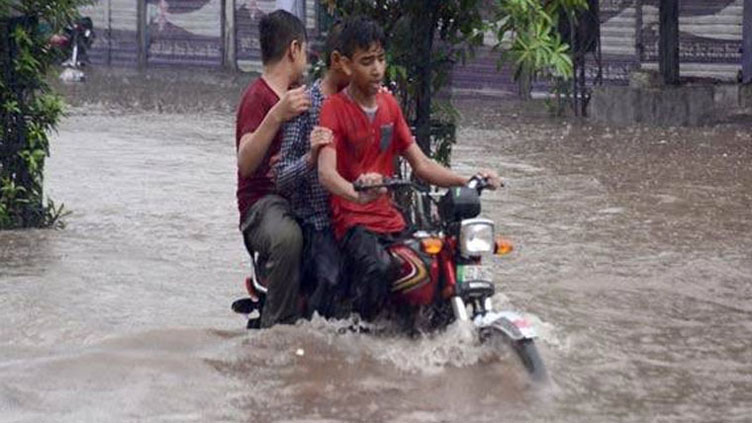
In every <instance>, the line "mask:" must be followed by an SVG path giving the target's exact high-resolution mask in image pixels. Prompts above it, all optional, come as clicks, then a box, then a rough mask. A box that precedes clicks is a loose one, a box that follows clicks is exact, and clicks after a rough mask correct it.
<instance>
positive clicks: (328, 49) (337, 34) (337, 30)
mask: <svg viewBox="0 0 752 423" xmlns="http://www.w3.org/2000/svg"><path fill="white" fill-rule="evenodd" d="M343 27H344V22H342V21H340V20H338V21H336V22H334V24H332V26H331V27H330V28H329V33H328V34H327V35H326V41H325V42H324V51H323V52H322V53H323V54H324V64H325V65H326V67H327V68H328V67H329V66H331V64H332V53H333V52H335V51H338V52H340V53H342V28H343Z"/></svg>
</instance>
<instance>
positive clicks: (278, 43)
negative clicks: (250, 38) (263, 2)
mask: <svg viewBox="0 0 752 423" xmlns="http://www.w3.org/2000/svg"><path fill="white" fill-rule="evenodd" d="M293 41H299V42H301V43H303V42H306V41H308V34H306V29H305V25H303V22H301V21H300V19H298V18H297V16H295V15H293V14H292V13H290V12H288V11H286V10H282V9H280V10H275V11H274V12H272V13H270V14H268V15H264V17H263V18H261V22H259V42H260V44H261V63H263V64H265V65H271V64H274V63H276V62H278V61H279V60H280V59H282V57H284V55H285V52H286V51H287V47H288V46H289V45H290V43H291V42H293Z"/></svg>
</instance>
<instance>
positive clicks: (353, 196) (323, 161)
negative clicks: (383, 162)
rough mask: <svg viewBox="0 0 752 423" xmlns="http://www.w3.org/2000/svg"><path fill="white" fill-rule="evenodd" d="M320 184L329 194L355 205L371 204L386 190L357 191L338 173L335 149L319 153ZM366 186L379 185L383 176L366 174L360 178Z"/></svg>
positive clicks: (322, 150) (330, 148) (326, 149)
mask: <svg viewBox="0 0 752 423" xmlns="http://www.w3.org/2000/svg"><path fill="white" fill-rule="evenodd" d="M318 165H319V183H320V184H321V186H323V187H324V188H325V189H326V190H327V191H329V193H331V194H333V195H337V196H340V197H342V198H344V199H346V200H348V201H352V202H353V203H359V204H365V203H370V202H371V201H373V200H375V199H376V198H378V197H379V196H381V195H382V194H384V192H385V190H384V189H370V190H366V191H360V192H358V191H355V187H354V186H353V184H352V183H350V182H349V181H348V180H347V179H345V178H343V177H342V176H341V175H340V174H339V172H337V150H336V149H335V148H333V147H325V148H322V149H321V151H320V152H319V163H318ZM358 180H360V181H361V182H363V183H364V185H369V184H377V183H379V182H380V181H381V175H377V174H371V173H366V174H363V175H360V177H359V178H358Z"/></svg>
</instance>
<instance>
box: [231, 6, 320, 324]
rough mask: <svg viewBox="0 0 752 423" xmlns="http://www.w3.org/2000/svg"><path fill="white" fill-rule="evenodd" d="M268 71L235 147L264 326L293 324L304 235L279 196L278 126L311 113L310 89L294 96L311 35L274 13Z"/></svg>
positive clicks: (262, 28) (265, 54) (254, 89)
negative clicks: (263, 291)
mask: <svg viewBox="0 0 752 423" xmlns="http://www.w3.org/2000/svg"><path fill="white" fill-rule="evenodd" d="M259 38H260V40H259V41H260V44H261V61H262V62H263V65H264V71H263V73H262V75H261V77H260V78H258V79H257V80H256V81H254V82H253V83H252V84H251V85H249V86H248V88H247V89H246V91H245V94H243V98H242V100H241V102H240V105H239V106H238V112H237V124H236V130H235V146H236V148H237V160H238V188H237V199H238V211H239V212H240V230H241V232H242V233H243V239H244V241H245V245H246V248H248V250H249V252H252V251H253V252H256V253H259V256H260V260H259V262H260V263H263V265H262V268H261V269H259V270H260V271H261V273H262V274H263V275H264V276H265V279H266V281H267V295H266V302H265V304H264V308H263V312H262V314H261V321H260V326H261V327H262V328H268V327H271V326H273V325H274V324H276V323H294V322H295V320H296V319H297V317H298V304H297V301H298V290H299V285H300V270H299V267H300V254H301V248H302V245H303V236H302V234H301V231H300V227H299V226H298V224H297V222H296V221H295V219H294V217H293V214H292V212H291V211H290V205H289V203H288V202H287V200H286V199H284V198H283V197H281V196H279V195H278V194H277V192H276V188H275V182H274V175H273V173H272V166H271V165H272V164H271V163H270V161H271V158H272V157H274V156H276V155H277V154H278V153H279V150H280V145H281V142H282V137H281V131H280V127H281V125H282V124H283V123H284V122H286V121H288V120H290V119H292V118H294V117H295V116H297V115H299V114H300V113H302V112H304V111H306V110H307V109H308V106H309V104H310V101H309V98H308V95H306V93H305V87H299V88H296V89H290V87H292V86H295V85H296V84H297V83H298V81H299V80H300V79H301V77H302V75H303V73H304V71H305V68H306V65H307V59H306V42H307V38H306V31H305V27H304V26H303V24H302V23H301V22H300V20H299V19H298V18H296V17H295V16H294V15H292V14H291V13H289V12H286V11H283V10H277V11H275V12H273V13H270V14H268V15H266V16H264V17H263V18H262V19H261V22H260V23H259Z"/></svg>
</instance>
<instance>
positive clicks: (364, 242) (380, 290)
mask: <svg viewBox="0 0 752 423" xmlns="http://www.w3.org/2000/svg"><path fill="white" fill-rule="evenodd" d="M393 242H394V237H392V236H389V235H383V234H376V233H373V232H370V231H369V230H367V229H365V228H364V227H362V226H355V227H353V228H350V230H348V231H347V234H345V237H344V239H343V240H342V251H343V254H344V256H345V269H346V275H347V279H348V281H349V282H350V284H349V296H350V297H351V298H352V300H353V304H354V307H355V310H356V311H358V312H359V313H360V316H361V317H362V318H363V319H365V320H372V319H374V318H375V317H376V316H377V315H378V314H379V312H380V311H381V310H382V309H383V308H384V305H385V304H386V301H387V299H388V296H389V292H390V289H389V288H390V286H391V283H392V281H393V280H394V277H395V274H396V272H397V270H398V269H397V267H396V264H395V262H394V261H393V260H392V257H391V255H390V254H389V252H388V251H387V247H388V246H389V245H390V244H391V243H393Z"/></svg>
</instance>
